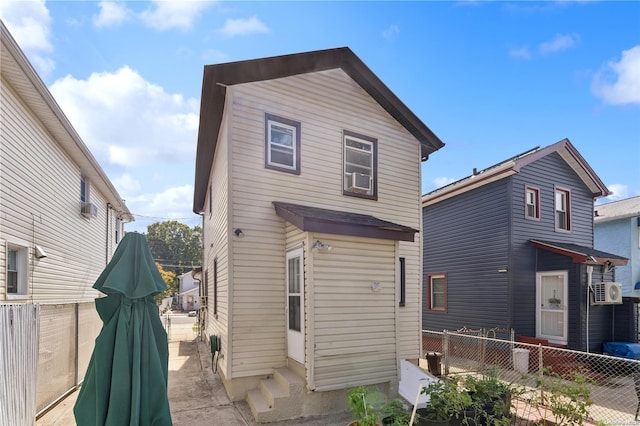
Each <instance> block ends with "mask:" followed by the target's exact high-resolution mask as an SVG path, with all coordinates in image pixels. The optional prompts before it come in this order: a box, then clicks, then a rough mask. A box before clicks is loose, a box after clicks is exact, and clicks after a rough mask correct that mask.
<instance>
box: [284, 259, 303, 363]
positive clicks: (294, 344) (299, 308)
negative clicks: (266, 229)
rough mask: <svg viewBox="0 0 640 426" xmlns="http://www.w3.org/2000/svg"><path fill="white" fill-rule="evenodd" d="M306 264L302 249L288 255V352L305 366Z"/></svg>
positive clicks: (290, 356)
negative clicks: (304, 267)
mask: <svg viewBox="0 0 640 426" xmlns="http://www.w3.org/2000/svg"><path fill="white" fill-rule="evenodd" d="M303 266H304V262H303V251H302V248H299V249H296V250H292V251H290V252H288V253H287V348H288V349H287V351H288V355H289V358H293V359H294V360H296V361H298V362H299V363H301V364H304V330H305V324H304V269H303Z"/></svg>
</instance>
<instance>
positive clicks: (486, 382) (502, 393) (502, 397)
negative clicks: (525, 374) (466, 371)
mask: <svg viewBox="0 0 640 426" xmlns="http://www.w3.org/2000/svg"><path fill="white" fill-rule="evenodd" d="M462 384H463V387H464V389H465V390H466V391H467V392H468V393H469V395H470V396H471V407H469V408H468V409H466V410H464V411H463V412H462V417H463V421H462V422H461V423H462V424H465V425H476V424H490V425H494V426H496V425H503V424H504V425H508V424H509V422H510V419H511V397H512V396H513V394H514V393H515V388H514V387H513V386H511V384H509V383H507V382H504V381H502V380H500V378H499V377H498V375H497V374H496V373H495V372H491V373H490V374H488V375H485V376H480V377H478V376H471V375H470V376H466V377H465V378H464V379H462Z"/></svg>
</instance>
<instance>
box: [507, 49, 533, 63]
mask: <svg viewBox="0 0 640 426" xmlns="http://www.w3.org/2000/svg"><path fill="white" fill-rule="evenodd" d="M509 56H511V57H512V58H518V59H526V60H529V59H531V52H529V48H528V47H519V48H516V49H511V50H510V51H509Z"/></svg>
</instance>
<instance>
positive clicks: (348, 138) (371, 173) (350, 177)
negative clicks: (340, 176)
mask: <svg viewBox="0 0 640 426" xmlns="http://www.w3.org/2000/svg"><path fill="white" fill-rule="evenodd" d="M343 137H344V156H343V158H344V183H343V193H344V194H346V195H353V196H356V197H363V198H370V199H373V200H375V199H377V196H378V191H377V170H376V165H377V160H378V153H377V144H378V141H377V140H376V139H373V138H370V137H367V136H362V135H358V134H355V133H351V132H348V131H346V130H345V131H344V136H343Z"/></svg>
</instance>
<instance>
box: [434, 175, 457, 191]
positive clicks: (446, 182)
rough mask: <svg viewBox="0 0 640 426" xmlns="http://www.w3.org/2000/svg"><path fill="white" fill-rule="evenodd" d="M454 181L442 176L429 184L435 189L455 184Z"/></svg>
mask: <svg viewBox="0 0 640 426" xmlns="http://www.w3.org/2000/svg"><path fill="white" fill-rule="evenodd" d="M456 180H457V179H454V178H450V177H446V176H442V177H437V178H435V179H434V180H432V181H431V182H432V183H433V184H434V185H435V186H436V188H440V187H443V186H445V185H449V184H450V183H452V182H455V181H456Z"/></svg>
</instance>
